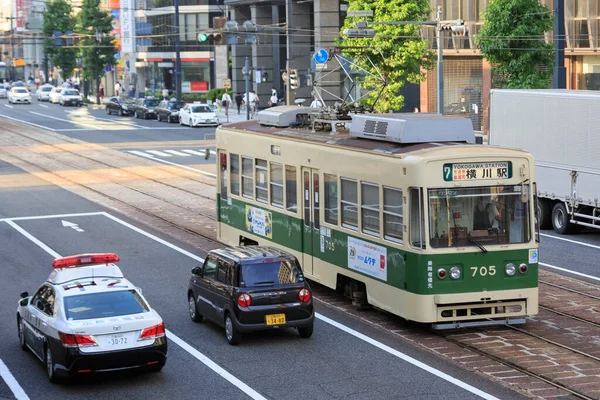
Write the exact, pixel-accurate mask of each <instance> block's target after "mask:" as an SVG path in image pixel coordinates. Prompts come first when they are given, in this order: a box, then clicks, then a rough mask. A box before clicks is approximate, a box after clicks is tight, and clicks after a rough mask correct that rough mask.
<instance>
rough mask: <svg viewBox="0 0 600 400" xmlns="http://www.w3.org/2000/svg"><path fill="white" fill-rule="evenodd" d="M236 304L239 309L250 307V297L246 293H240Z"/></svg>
mask: <svg viewBox="0 0 600 400" xmlns="http://www.w3.org/2000/svg"><path fill="white" fill-rule="evenodd" d="M237 302H238V304H239V306H240V307H244V308H245V307H250V304H252V297H250V295H249V294H248V293H242V294H240V295H239V296H238V298H237Z"/></svg>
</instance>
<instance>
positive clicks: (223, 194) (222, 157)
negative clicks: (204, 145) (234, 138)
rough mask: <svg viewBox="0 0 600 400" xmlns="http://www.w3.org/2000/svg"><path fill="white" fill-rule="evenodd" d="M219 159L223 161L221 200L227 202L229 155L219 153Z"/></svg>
mask: <svg viewBox="0 0 600 400" xmlns="http://www.w3.org/2000/svg"><path fill="white" fill-rule="evenodd" d="M219 159H220V160H221V167H220V178H221V179H220V180H221V199H223V200H227V186H228V185H227V154H226V153H225V152H222V151H220V152H219Z"/></svg>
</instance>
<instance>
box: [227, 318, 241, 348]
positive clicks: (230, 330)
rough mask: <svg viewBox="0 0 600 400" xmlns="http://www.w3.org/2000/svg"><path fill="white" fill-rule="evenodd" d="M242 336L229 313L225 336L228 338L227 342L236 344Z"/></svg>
mask: <svg viewBox="0 0 600 400" xmlns="http://www.w3.org/2000/svg"><path fill="white" fill-rule="evenodd" d="M240 336H241V335H240V333H239V332H238V331H237V330H236V329H235V325H233V320H232V319H231V315H230V314H229V313H227V315H226V316H225V337H226V338H227V342H228V343H229V344H230V345H232V346H235V345H236V344H238V343H239V342H240Z"/></svg>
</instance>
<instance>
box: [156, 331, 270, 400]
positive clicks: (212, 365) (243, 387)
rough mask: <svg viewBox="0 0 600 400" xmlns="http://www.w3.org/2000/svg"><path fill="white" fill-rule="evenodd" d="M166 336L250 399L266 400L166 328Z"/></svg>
mask: <svg viewBox="0 0 600 400" xmlns="http://www.w3.org/2000/svg"><path fill="white" fill-rule="evenodd" d="M167 337H168V338H169V340H171V341H173V342H175V343H176V344H177V345H178V346H179V347H181V348H182V349H183V350H185V351H187V352H188V353H190V354H191V355H192V356H194V357H195V358H196V359H198V361H200V362H201V363H203V364H204V365H206V366H207V367H208V368H210V369H212V370H213V371H215V372H216V373H217V374H218V375H220V376H221V377H222V378H224V379H226V380H227V381H228V382H229V383H231V384H232V385H233V386H235V387H237V388H238V389H240V390H241V391H242V392H244V393H246V394H247V395H248V396H249V397H250V398H251V399H256V400H266V398H265V397H263V396H262V395H261V394H260V393H258V392H257V391H256V390H254V389H252V388H251V387H250V386H248V385H246V384H245V383H244V382H242V381H241V380H239V379H238V378H236V377H235V376H233V375H232V374H230V373H229V372H227V371H226V370H225V369H224V368H223V367H221V366H219V365H218V364H217V363H215V362H214V361H212V360H211V359H210V358H208V357H206V356H205V355H204V354H202V353H200V352H199V351H198V350H196V349H195V348H193V347H192V346H190V345H189V344H187V343H186V342H184V341H183V340H181V339H179V337H177V336H176V335H175V334H174V333H173V332H171V331H170V330H168V329H167Z"/></svg>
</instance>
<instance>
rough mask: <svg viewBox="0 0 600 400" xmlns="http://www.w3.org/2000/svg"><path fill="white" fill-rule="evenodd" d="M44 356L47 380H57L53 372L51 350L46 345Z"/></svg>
mask: <svg viewBox="0 0 600 400" xmlns="http://www.w3.org/2000/svg"><path fill="white" fill-rule="evenodd" d="M44 358H45V359H46V363H45V364H46V375H48V380H49V381H50V382H52V383H56V382H58V378H57V377H56V374H55V373H54V360H53V359H52V351H51V350H50V348H48V347H46V354H45V357H44Z"/></svg>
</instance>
